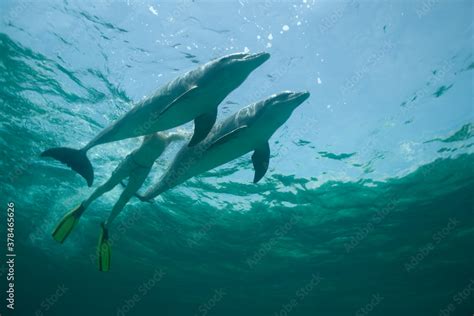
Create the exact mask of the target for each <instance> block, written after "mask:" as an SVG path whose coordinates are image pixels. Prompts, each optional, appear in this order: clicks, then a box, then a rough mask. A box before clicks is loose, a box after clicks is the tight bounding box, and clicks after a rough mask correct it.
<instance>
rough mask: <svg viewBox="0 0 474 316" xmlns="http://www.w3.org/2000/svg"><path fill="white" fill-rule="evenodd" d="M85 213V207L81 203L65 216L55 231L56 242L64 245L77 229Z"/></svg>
mask: <svg viewBox="0 0 474 316" xmlns="http://www.w3.org/2000/svg"><path fill="white" fill-rule="evenodd" d="M84 211H85V207H84V206H82V203H81V204H80V205H79V206H77V207H76V208H74V209H72V210H71V211H70V212H68V213H67V214H66V215H64V216H63V218H62V219H61V221H60V222H59V223H58V225H57V226H56V228H55V229H54V231H53V238H54V240H56V241H57V242H59V243H61V244H62V243H63V242H64V240H66V238H67V237H68V236H69V234H70V233H71V232H72V230H73V229H74V227H76V225H77V223H78V222H79V218H80V217H81V215H82V213H84Z"/></svg>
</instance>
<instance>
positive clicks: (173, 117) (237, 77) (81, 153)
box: [41, 53, 270, 186]
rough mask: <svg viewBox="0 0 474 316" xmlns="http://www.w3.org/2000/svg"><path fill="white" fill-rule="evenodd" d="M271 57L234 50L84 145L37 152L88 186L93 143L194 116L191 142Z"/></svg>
mask: <svg viewBox="0 0 474 316" xmlns="http://www.w3.org/2000/svg"><path fill="white" fill-rule="evenodd" d="M269 58H270V54H268V53H258V54H249V53H236V54H231V55H227V56H224V57H221V58H218V59H215V60H212V61H210V62H208V63H206V64H203V65H201V66H199V67H198V68H196V69H194V70H191V71H189V72H187V73H185V74H184V75H182V76H179V77H177V78H176V79H174V80H172V81H170V82H169V83H167V84H165V85H164V86H163V87H162V88H161V89H159V90H158V91H157V92H156V93H155V94H154V95H152V96H151V97H149V98H146V99H145V100H143V101H140V102H139V103H137V104H136V105H135V106H134V107H133V108H132V109H131V110H130V111H128V112H127V113H125V115H123V116H122V117H121V118H120V119H118V120H117V121H115V122H114V123H113V124H111V125H110V126H108V127H106V128H105V129H104V130H102V132H100V133H99V134H98V135H97V136H96V137H95V138H94V139H92V140H91V141H90V142H89V143H88V144H87V145H86V146H84V147H83V148H81V149H79V150H77V149H71V148H66V147H60V148H52V149H48V150H46V151H44V152H43V153H42V154H41V156H42V157H52V158H54V159H56V160H59V161H60V162H62V163H65V164H67V165H68V166H69V167H71V168H72V169H73V170H74V171H76V172H77V173H79V174H80V175H81V176H82V177H84V179H86V181H87V184H88V185H89V186H91V185H92V183H93V181H94V170H93V168H92V164H91V162H90V161H89V159H88V158H87V155H86V154H87V151H88V150H89V149H91V148H93V147H95V146H97V145H100V144H104V143H110V142H115V141H119V140H122V139H127V138H132V137H138V136H143V135H148V134H151V133H154V132H158V131H164V130H167V129H171V128H174V127H177V126H179V125H182V124H185V123H187V122H190V121H192V120H194V135H193V137H192V139H191V141H190V142H189V144H188V146H194V145H196V144H197V143H199V142H200V141H201V140H203V139H204V138H205V137H206V136H207V134H208V133H209V131H210V130H211V128H212V127H213V125H214V123H215V121H216V116H217V107H218V105H219V104H220V103H221V102H222V101H223V100H224V99H225V97H226V96H227V95H228V94H229V93H231V92H232V91H233V90H234V89H236V88H237V87H239V86H240V85H241V84H242V83H243V82H244V81H245V79H246V78H247V77H248V76H249V75H250V73H251V72H252V71H254V70H255V69H256V68H258V67H259V66H260V65H262V64H263V63H264V62H265V61H267V60H268V59H269Z"/></svg>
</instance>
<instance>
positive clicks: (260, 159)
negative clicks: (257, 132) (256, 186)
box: [252, 142, 270, 183]
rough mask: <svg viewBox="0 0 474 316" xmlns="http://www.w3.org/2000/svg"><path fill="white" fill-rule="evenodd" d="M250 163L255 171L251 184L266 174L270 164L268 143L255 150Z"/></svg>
mask: <svg viewBox="0 0 474 316" xmlns="http://www.w3.org/2000/svg"><path fill="white" fill-rule="evenodd" d="M252 162H253V167H254V169H255V176H254V178H253V183H257V182H258V181H260V179H262V177H263V176H264V175H265V173H266V172H267V169H268V164H269V162H270V146H269V145H268V142H265V144H263V145H262V146H260V147H258V148H256V149H255V151H254V152H253V155H252Z"/></svg>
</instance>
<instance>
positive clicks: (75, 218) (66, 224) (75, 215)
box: [53, 160, 131, 243]
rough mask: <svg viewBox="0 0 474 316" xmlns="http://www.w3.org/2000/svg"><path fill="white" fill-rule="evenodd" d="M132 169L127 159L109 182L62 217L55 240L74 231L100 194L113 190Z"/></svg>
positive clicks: (60, 239)
mask: <svg viewBox="0 0 474 316" xmlns="http://www.w3.org/2000/svg"><path fill="white" fill-rule="evenodd" d="M130 171H131V170H130V167H129V164H128V163H127V161H126V160H125V161H124V162H122V163H121V164H120V165H119V166H118V167H117V168H116V169H115V171H114V172H113V173H112V176H111V177H110V178H109V180H107V182H105V183H104V184H102V185H101V186H99V187H98V188H97V189H95V191H94V192H93V193H92V194H91V195H90V196H89V198H88V199H87V200H85V201H83V202H82V203H81V204H79V205H78V206H76V207H75V208H74V209H72V210H71V211H69V212H68V213H67V214H66V215H64V216H63V217H62V218H61V220H60V221H59V223H58V224H57V225H56V228H55V229H54V231H53V238H54V240H56V241H57V242H59V243H63V242H64V241H65V240H66V238H67V237H68V236H69V234H70V233H71V232H72V230H73V229H74V227H76V225H77V223H78V222H79V219H80V218H81V215H82V214H83V213H84V211H85V210H86V208H87V207H88V206H89V205H90V204H91V203H92V202H93V201H94V200H95V199H97V198H98V197H99V196H101V195H102V194H104V193H106V192H108V191H110V190H112V189H113V188H114V187H115V186H116V185H117V184H118V183H119V182H120V181H121V180H123V179H124V178H126V177H128V176H129V174H130Z"/></svg>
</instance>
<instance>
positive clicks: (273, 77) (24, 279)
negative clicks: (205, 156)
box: [0, 0, 474, 316]
mask: <svg viewBox="0 0 474 316" xmlns="http://www.w3.org/2000/svg"><path fill="white" fill-rule="evenodd" d="M473 12H474V8H473V3H472V1H392V2H376V1H355V0H353V1H347V2H343V1H337V2H334V1H313V0H305V1H295V2H290V1H271V0H268V1H243V0H241V1H235V2H230V1H198V0H196V1H177V2H172V1H165V2H159V1H135V0H129V1H125V0H123V1H121V0H116V1H105V0H104V1H97V2H92V1H90V0H88V1H85V2H79V1H59V0H48V1H46V0H44V1H11V0H3V1H1V2H0V17H1V24H0V70H1V71H0V102H1V108H0V109H1V111H0V141H1V155H2V159H1V160H0V170H1V174H2V176H1V178H0V185H1V186H0V196H1V199H2V205H3V206H2V208H3V209H4V210H5V212H3V211H2V213H1V214H2V217H1V218H0V219H1V223H2V224H1V225H0V227H1V230H0V231H1V233H2V236H5V235H4V234H6V227H7V226H6V209H7V203H8V202H9V201H13V202H14V203H15V223H16V224H15V242H16V244H15V253H16V255H17V256H16V266H15V310H14V311H10V310H8V309H7V308H6V301H5V300H4V298H5V294H6V293H5V291H6V289H7V280H6V277H7V274H8V272H7V269H6V264H4V262H5V261H6V258H5V260H4V261H3V262H2V264H1V265H0V268H1V269H0V274H1V281H0V284H1V289H2V305H1V306H0V312H1V313H2V315H4V314H5V315H22V316H23V315H272V316H274V315H278V316H280V315H281V316H284V315H358V316H360V315H471V314H472V313H473V312H474V303H473V302H474V269H473V267H474V256H473V254H472V249H473V246H474V195H473V192H474V150H473V149H474V147H473V144H474V137H473V136H474V105H473V104H474V103H473V92H472V91H473V69H474V56H473V49H474V47H473V44H472V43H473V28H472V21H473V14H474V13H473ZM246 50H249V51H250V52H258V51H267V52H269V53H271V55H272V57H271V59H270V60H269V61H268V62H267V63H265V64H264V65H263V66H262V67H261V68H259V69H257V70H256V71H255V72H254V73H252V74H251V75H250V76H249V78H248V79H247V81H246V82H245V83H244V84H243V85H242V86H241V87H240V88H239V89H237V90H236V91H234V92H233V93H232V94H230V95H229V96H228V97H227V99H226V100H225V101H224V102H223V104H221V106H220V107H219V119H222V118H225V117H226V116H228V115H230V114H231V113H233V112H235V111H237V110H238V109H239V108H241V107H242V106H244V105H247V104H248V103H251V102H254V101H257V100H260V99H263V98H265V97H266V96H268V95H270V94H272V93H276V92H279V91H282V90H287V89H291V90H297V91H299V90H308V91H310V92H311V98H310V99H309V100H308V101H306V102H305V103H304V104H303V105H301V106H300V107H299V108H298V109H297V110H296V111H295V112H294V113H293V115H292V117H291V118H290V119H289V121H288V122H287V123H286V124H285V125H284V126H283V127H281V128H280V129H279V130H278V131H277V133H276V134H275V135H274V136H273V137H272V139H271V140H270V147H271V161H270V167H269V170H268V172H267V175H266V176H265V177H264V178H263V179H262V181H261V182H259V183H258V184H257V185H254V184H252V183H251V181H252V179H253V168H252V164H251V161H250V154H249V155H246V156H244V157H242V158H240V159H238V160H236V161H234V162H231V163H228V164H226V165H224V166H222V167H220V168H217V169H215V170H213V171H211V172H208V173H205V174H203V175H201V176H198V177H195V178H193V179H191V180H189V181H187V182H185V183H184V184H183V185H180V186H179V187H177V188H175V189H173V190H171V191H168V192H166V193H164V194H163V195H161V196H160V197H158V198H157V199H156V200H155V202H154V203H153V204H148V203H141V202H140V201H138V200H136V199H133V200H132V201H131V202H130V203H129V204H128V206H127V208H126V209H125V211H124V212H123V213H122V214H121V215H120V216H119V218H118V219H117V223H116V228H115V230H112V231H111V234H112V236H113V237H112V236H111V237H112V238H113V250H112V251H113V253H112V267H111V271H110V272H108V273H100V272H98V271H97V267H96V258H95V256H94V254H95V247H96V244H97V238H98V233H99V223H100V222H101V221H103V220H104V219H105V218H106V217H107V215H108V212H109V211H110V210H111V208H112V206H113V204H114V202H115V201H116V199H117V198H118V196H119V194H120V191H121V188H116V189H115V190H114V191H112V192H110V193H109V194H107V195H105V196H103V197H102V198H101V199H99V200H98V201H97V202H95V203H94V204H93V205H92V206H91V207H90V209H89V210H88V212H87V213H86V214H85V215H84V216H83V218H82V219H81V221H80V223H79V225H78V227H77V230H76V231H74V232H73V234H72V235H71V236H70V238H69V239H68V240H67V241H66V242H65V243H64V244H63V245H59V244H57V243H56V242H55V241H54V240H53V239H52V238H51V235H50V234H51V231H52V229H53V228H54V225H55V223H56V222H57V221H58V220H59V218H60V217H61V216H62V215H63V214H64V213H65V212H66V211H68V210H69V209H71V208H72V207H74V206H76V205H77V204H78V203H79V202H80V201H82V200H83V199H84V198H86V197H87V196H88V195H89V194H90V193H91V189H89V188H87V186H86V185H85V183H84V180H83V179H82V178H80V177H79V176H78V175H76V174H74V173H73V172H71V171H70V170H69V169H68V168H67V167H65V166H63V165H61V164H59V163H56V162H53V161H51V160H46V159H41V158H40V157H39V154H40V153H41V152H42V151H43V150H44V149H46V148H50V147H55V146H58V145H64V146H71V147H78V145H79V144H81V145H83V144H86V143H87V142H88V141H89V140H90V139H91V138H92V137H93V136H95V135H96V134H97V133H98V132H99V131H100V130H101V129H102V128H104V127H105V126H107V125H108V124H110V122H112V121H113V120H115V119H117V118H118V117H119V116H120V115H122V114H123V113H125V112H126V111H127V110H128V109H130V108H131V106H132V105H131V103H130V102H131V101H132V100H140V99H141V98H143V97H145V96H146V95H150V94H151V93H152V92H153V91H154V90H155V89H157V88H158V87H159V86H160V85H162V84H163V83H166V82H167V81H168V80H171V79H173V78H174V77H176V76H178V75H179V74H182V73H183V72H185V71H187V70H189V69H192V68H193V67H196V65H197V64H201V63H204V62H207V61H208V60H210V59H212V58H214V57H218V56H222V55H225V54H227V53H231V52H237V51H246ZM185 128H192V124H189V125H187V126H185ZM139 142H140V140H138V139H132V140H126V141H122V142H119V143H113V144H107V145H104V146H99V147H97V148H94V149H93V150H92V151H91V152H90V157H91V160H92V162H93V164H94V166H95V173H96V180H95V185H97V184H100V183H102V182H103V181H105V180H106V179H107V178H108V177H109V176H110V173H111V172H112V171H113V170H114V168H115V167H116V166H117V164H118V163H119V162H120V161H121V159H122V158H124V157H125V156H126V155H127V154H128V153H129V152H130V151H131V150H133V149H134V148H136V147H137V146H138V144H139ZM178 149H179V146H178V145H173V146H172V148H170V149H169V150H168V152H167V153H166V154H165V155H164V156H163V157H161V158H160V159H159V160H158V162H157V164H156V165H155V166H156V168H155V170H154V171H153V174H152V176H151V177H150V179H148V180H147V182H146V185H150V184H152V183H153V182H154V181H156V180H157V179H158V178H159V176H160V174H161V173H162V171H163V170H164V168H165V167H166V165H167V164H168V163H169V161H170V160H171V159H172V158H173V155H174V154H175V153H176V151H177V150H178ZM3 238H4V237H2V239H3ZM2 243H3V242H2ZM2 247H3V245H2ZM2 249H4V248H2Z"/></svg>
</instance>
